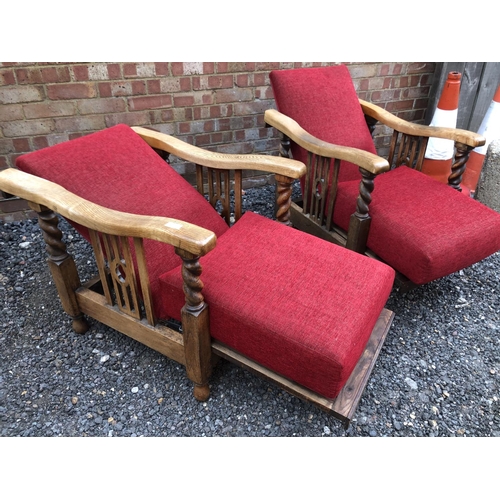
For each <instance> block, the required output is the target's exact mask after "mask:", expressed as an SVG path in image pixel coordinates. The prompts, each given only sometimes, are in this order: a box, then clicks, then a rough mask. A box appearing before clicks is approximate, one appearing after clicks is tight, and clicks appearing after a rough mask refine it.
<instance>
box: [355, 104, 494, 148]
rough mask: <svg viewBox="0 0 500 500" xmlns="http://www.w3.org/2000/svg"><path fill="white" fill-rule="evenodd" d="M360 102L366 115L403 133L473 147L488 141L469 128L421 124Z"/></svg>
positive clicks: (373, 105) (374, 105)
mask: <svg viewBox="0 0 500 500" xmlns="http://www.w3.org/2000/svg"><path fill="white" fill-rule="evenodd" d="M359 103H360V105H361V108H362V110H363V113H364V114H365V115H368V116H370V117H372V118H374V119H376V120H378V121H379V122H380V123H382V124H384V125H386V126H388V127H390V128H392V129H394V130H397V131H398V132H401V133H403V134H408V135H413V136H417V137H436V138H439V139H450V140H452V141H455V142H459V143H462V144H465V145H467V146H470V147H472V148H476V147H479V146H483V145H484V144H485V142H486V139H485V138H484V137H483V136H482V135H479V134H476V133H475V132H470V131H469V130H462V129H456V128H447V127H431V126H428V125H419V124H416V123H411V122H408V121H406V120H403V119H401V118H398V117H397V116H395V115H393V114H392V113H390V112H389V111H386V110H385V109H383V108H381V107H380V106H377V105H376V104H372V103H369V102H367V101H363V100H362V99H359Z"/></svg>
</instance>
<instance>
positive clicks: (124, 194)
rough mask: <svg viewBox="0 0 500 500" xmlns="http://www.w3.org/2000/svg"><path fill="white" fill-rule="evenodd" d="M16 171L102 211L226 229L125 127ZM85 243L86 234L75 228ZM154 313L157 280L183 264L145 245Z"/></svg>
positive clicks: (37, 156)
mask: <svg viewBox="0 0 500 500" xmlns="http://www.w3.org/2000/svg"><path fill="white" fill-rule="evenodd" d="M16 165H17V167H18V168H19V169H20V170H23V171H25V172H28V173H31V174H33V175H36V176H38V177H43V178H44V179H48V180H50V181H53V182H56V183H57V184H59V185H61V186H63V187H64V188H66V189H67V190H68V191H71V192H72V193H74V194H77V195H78V196H81V197H82V198H85V199H86V200H89V201H92V202H94V203H97V204H99V205H101V206H104V207H106V208H111V209H114V210H119V211H122V212H129V213H134V214H139V215H157V216H164V217H171V218H174V219H181V220H183V221H186V222H190V223H192V224H197V225H199V226H201V227H204V228H206V229H210V230H212V231H214V232H215V234H216V235H217V236H220V235H221V234H223V233H224V232H225V231H226V230H227V229H228V226H227V225H226V223H225V222H224V220H223V219H222V218H221V217H220V216H219V214H218V213H217V212H216V211H215V210H214V209H213V208H212V206H211V205H210V204H209V203H208V201H207V200H206V199H205V198H204V197H203V196H202V195H201V194H200V193H198V191H196V189H194V188H193V186H191V185H190V184H189V183H188V182H187V181H186V180H185V179H184V178H183V177H182V176H181V175H179V174H178V173H177V172H176V171H175V170H174V169H173V168H172V167H171V166H170V165H168V164H167V163H166V162H165V161H164V160H162V159H161V158H160V156H159V155H158V154H157V153H155V152H154V150H153V149H151V147H150V146H149V145H148V144H147V143H146V142H145V141H144V140H143V139H142V138H141V137H139V135H138V134H137V133H135V132H134V131H133V130H132V129H131V128H130V127H128V126H127V125H123V124H121V125H116V126H114V127H111V128H108V129H105V130H102V131H99V132H96V133H93V134H90V135H87V136H84V137H80V138H78V139H73V140H71V141H67V142H64V143H61V144H57V145H55V146H52V147H49V148H45V149H41V150H39V151H35V152H33V153H29V154H26V155H23V156H21V157H19V158H18V159H17V162H16ZM75 227H77V229H78V230H79V231H80V232H81V233H82V234H83V235H84V236H85V237H86V238H87V239H89V238H88V231H87V230H86V229H85V228H82V227H79V226H77V225H75ZM144 246H145V251H146V256H147V263H148V272H149V277H150V281H151V289H152V292H153V297H154V298H155V306H156V307H155V310H156V314H157V315H158V316H160V317H161V316H162V311H161V308H160V307H159V306H160V305H161V302H159V303H158V294H157V293H156V292H157V288H158V284H157V282H158V277H159V275H160V274H161V273H164V272H165V271H167V270H169V269H172V268H173V267H176V266H178V265H179V264H180V263H181V262H182V261H181V259H180V258H179V257H178V256H177V255H176V254H175V251H174V247H172V246H170V245H166V244H163V243H159V242H156V241H151V240H146V241H145V242H144Z"/></svg>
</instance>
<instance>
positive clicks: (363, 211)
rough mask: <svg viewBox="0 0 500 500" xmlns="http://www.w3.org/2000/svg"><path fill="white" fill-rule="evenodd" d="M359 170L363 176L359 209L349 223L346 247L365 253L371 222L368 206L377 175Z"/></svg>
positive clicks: (358, 201) (358, 203) (358, 202)
mask: <svg viewBox="0 0 500 500" xmlns="http://www.w3.org/2000/svg"><path fill="white" fill-rule="evenodd" d="M359 171H360V172H361V175H362V176H363V177H362V180H361V183H360V186H359V196H358V200H357V209H356V212H355V213H354V214H352V215H351V220H350V223H349V231H348V233H347V243H346V247H347V248H348V249H349V250H353V251H354V252H358V253H365V251H366V241H367V240H368V233H369V231H370V223H371V218H370V215H369V213H368V207H369V205H370V202H371V201H372V196H371V194H372V191H373V188H374V178H375V176H374V175H373V174H372V173H371V172H367V171H366V170H363V169H362V168H360V169H359Z"/></svg>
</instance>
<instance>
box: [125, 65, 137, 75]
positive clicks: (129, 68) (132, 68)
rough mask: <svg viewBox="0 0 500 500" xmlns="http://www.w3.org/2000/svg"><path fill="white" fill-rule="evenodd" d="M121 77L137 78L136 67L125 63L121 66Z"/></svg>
mask: <svg viewBox="0 0 500 500" xmlns="http://www.w3.org/2000/svg"><path fill="white" fill-rule="evenodd" d="M123 76H124V77H125V78H126V77H127V76H137V66H136V65H135V63H127V64H124V65H123Z"/></svg>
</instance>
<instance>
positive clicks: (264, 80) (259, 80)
mask: <svg viewBox="0 0 500 500" xmlns="http://www.w3.org/2000/svg"><path fill="white" fill-rule="evenodd" d="M253 84H254V85H255V86H256V87H263V86H264V85H269V76H268V73H254V74H253Z"/></svg>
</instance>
